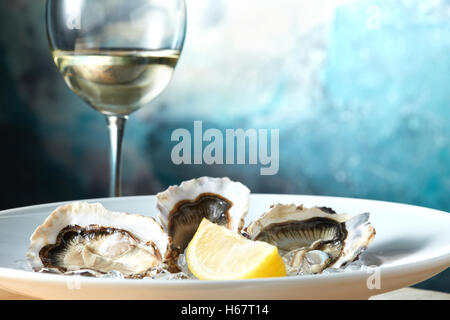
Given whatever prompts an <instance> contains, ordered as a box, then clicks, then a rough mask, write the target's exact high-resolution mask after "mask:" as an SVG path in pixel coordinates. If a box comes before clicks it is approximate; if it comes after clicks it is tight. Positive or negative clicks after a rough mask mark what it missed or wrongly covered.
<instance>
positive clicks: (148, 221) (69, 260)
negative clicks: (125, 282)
mask: <svg viewBox="0 0 450 320" xmlns="http://www.w3.org/2000/svg"><path fill="white" fill-rule="evenodd" d="M30 240H31V245H30V248H29V250H28V252H27V259H28V261H29V262H30V264H31V266H32V268H33V269H34V270H35V271H40V270H41V269H47V270H48V269H57V270H59V271H60V272H62V273H68V274H70V273H73V272H79V271H81V272H83V270H87V273H89V274H91V275H96V274H99V275H104V274H107V273H110V272H120V273H121V274H123V276H124V277H126V278H142V277H144V276H145V274H146V272H147V271H148V270H149V269H151V268H154V267H156V266H158V265H159V264H160V263H161V262H162V258H163V256H164V254H165V252H166V249H167V244H168V237H167V234H166V232H165V231H164V230H163V229H162V227H161V225H160V224H159V223H157V222H156V221H155V220H154V219H153V218H149V217H145V216H141V215H133V214H128V213H123V212H112V211H108V210H106V209H105V208H104V207H103V206H102V205H101V204H99V203H94V204H89V203H86V202H76V203H71V204H67V205H63V206H61V207H59V208H57V209H56V210H55V211H53V212H52V214H51V215H50V216H49V217H48V218H47V219H46V220H45V222H44V223H43V224H42V225H40V226H39V227H38V228H37V229H36V230H35V232H34V233H33V235H32V236H31V239H30Z"/></svg>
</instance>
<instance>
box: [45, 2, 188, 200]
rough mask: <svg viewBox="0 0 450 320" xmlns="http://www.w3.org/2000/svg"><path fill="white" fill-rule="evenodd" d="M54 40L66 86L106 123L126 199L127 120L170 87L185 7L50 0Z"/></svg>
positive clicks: (114, 186)
mask: <svg viewBox="0 0 450 320" xmlns="http://www.w3.org/2000/svg"><path fill="white" fill-rule="evenodd" d="M46 17H47V34H48V39H49V43H50V47H51V50H52V55H53V58H54V61H55V64H56V66H57V67H58V69H59V70H60V72H61V73H62V75H63V77H64V80H65V82H66V84H67V85H68V86H69V88H70V89H72V90H73V91H74V92H75V93H76V94H77V95H79V96H80V97H81V98H82V99H83V100H84V101H86V102H87V103H88V105H90V106H91V107H92V108H94V109H95V110H97V111H99V112H100V113H102V114H103V115H105V116H106V119H107V124H108V127H109V132H110V140H111V141H110V144H111V160H110V162H111V177H110V178H111V186H110V187H111V189H110V195H111V196H119V195H120V193H121V188H120V167H121V166H120V159H121V147H122V137H123V132H124V127H125V123H126V120H127V118H128V115H129V114H131V113H132V112H134V111H136V110H137V109H139V108H141V107H142V106H144V105H146V104H147V103H149V102H150V101H151V100H153V99H154V98H155V97H156V96H158V95H159V94H160V93H161V92H162V91H163V90H164V88H165V87H166V86H167V84H168V83H169V81H170V79H171V77H172V74H173V71H174V69H175V66H176V64H177V62H178V58H179V56H180V53H181V51H182V48H183V44H184V38H185V33H186V6H185V2H184V0H127V1H123V0H48V1H47V14H46Z"/></svg>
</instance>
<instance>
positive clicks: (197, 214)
mask: <svg viewBox="0 0 450 320" xmlns="http://www.w3.org/2000/svg"><path fill="white" fill-rule="evenodd" d="M249 193H250V190H249V189H248V188H247V187H246V186H244V185H243V184H242V183H239V182H234V181H231V180H230V179H229V178H210V177H201V178H198V179H192V180H189V181H185V182H182V183H181V184H180V185H179V186H171V187H169V188H168V189H167V190H165V191H164V192H160V193H158V194H157V195H156V198H157V207H158V210H159V211H160V213H159V219H160V221H161V223H162V225H163V227H164V228H165V230H167V233H168V235H169V251H168V253H167V255H166V260H167V261H169V262H173V263H172V264H171V265H172V267H173V266H174V265H176V263H175V261H176V260H177V258H178V256H179V254H180V253H182V252H184V250H185V249H186V247H187V245H188V244H189V242H190V241H191V239H192V237H193V236H194V234H195V232H196V231H197V228H198V225H199V224H200V222H201V220H202V219H203V218H207V219H208V220H210V221H211V222H214V223H217V224H219V225H224V226H226V227H228V228H229V229H231V230H234V231H236V232H240V231H241V229H242V227H243V226H244V218H245V216H246V214H247V211H248V205H249ZM175 269H176V268H175Z"/></svg>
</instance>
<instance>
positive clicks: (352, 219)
mask: <svg viewBox="0 0 450 320" xmlns="http://www.w3.org/2000/svg"><path fill="white" fill-rule="evenodd" d="M368 220H369V214H368V213H363V214H359V215H356V216H350V215H348V214H337V213H336V212H334V211H333V210H332V209H330V208H326V207H320V208H319V207H314V208H304V207H303V206H302V205H300V206H296V205H295V204H289V205H282V204H277V205H275V206H272V208H271V210H270V211H268V212H266V213H265V214H263V215H262V216H261V217H260V218H259V219H257V220H256V221H254V222H252V223H251V224H250V225H249V226H248V227H247V228H246V230H245V232H246V233H247V234H248V236H249V238H250V239H252V240H260V241H265V242H268V243H270V244H273V245H275V246H277V247H278V250H279V252H280V254H281V255H282V257H283V260H284V261H285V265H286V270H287V272H288V274H290V275H295V274H313V273H320V272H322V271H323V270H324V269H325V268H328V267H334V268H339V267H342V266H345V265H346V264H348V263H350V262H352V261H354V260H356V259H357V258H358V256H359V254H360V253H361V252H363V251H364V250H365V249H366V248H367V246H368V245H369V243H370V242H371V241H372V239H373V238H374V236H375V229H374V228H373V227H372V225H371V224H370V223H369V222H368Z"/></svg>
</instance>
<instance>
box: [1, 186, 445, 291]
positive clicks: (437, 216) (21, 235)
mask: <svg viewBox="0 0 450 320" xmlns="http://www.w3.org/2000/svg"><path fill="white" fill-rule="evenodd" d="M89 201H90V202H97V201H99V202H101V203H103V205H104V206H105V207H106V208H108V209H110V210H117V211H127V212H130V213H140V214H144V215H149V216H154V217H156V216H157V211H156V209H155V197H154V196H142V197H124V198H114V199H96V200H89ZM274 203H296V204H304V205H305V206H316V205H317V206H328V207H332V208H333V209H334V210H335V211H337V212H347V213H350V214H357V213H362V212H370V213H371V218H370V221H371V222H372V224H373V225H374V227H375V228H376V231H377V235H376V237H375V240H374V241H373V242H372V244H371V245H370V247H369V249H368V250H367V251H366V252H365V254H364V255H363V259H362V260H363V261H364V263H365V264H366V265H371V266H377V267H376V268H373V269H366V270H357V271H346V272H341V273H337V274H322V275H312V276H299V277H286V278H268V279H251V280H239V281H199V280H176V281H175V280H118V279H95V278H86V277H68V276H62V275H52V274H40V273H34V272H29V271H23V270H20V268H19V267H17V261H19V262H20V261H24V260H25V253H26V251H27V249H28V246H29V237H30V235H31V233H32V232H33V230H34V229H35V228H36V227H37V226H38V225H39V224H41V223H42V222H43V221H44V219H45V218H46V217H47V216H48V215H49V214H50V212H51V211H53V209H55V208H56V207H57V206H58V205H61V204H62V203H53V204H45V205H39V206H32V207H25V208H18V209H12V210H7V211H3V212H0V289H4V290H7V291H11V292H15V293H19V294H23V295H28V296H32V297H37V298H46V299H365V298H368V297H370V296H372V295H376V294H380V293H383V292H387V291H391V290H394V289H398V288H402V287H406V286H409V285H412V284H415V283H417V282H420V281H423V280H425V279H428V278H430V277H432V276H433V275H435V274H437V273H439V272H441V271H443V270H445V269H446V268H448V267H449V266H450V233H449V232H448V231H449V227H450V214H448V213H446V212H442V211H437V210H432V209H427V208H422V207H417V206H410V205H403V204H397V203H389V202H381V201H371V200H363V199H348V198H334V197H319V196H301V195H269V194H253V195H252V196H251V204H250V211H249V214H248V216H247V219H246V223H247V224H248V222H249V221H251V220H252V219H254V218H255V217H257V216H259V215H261V214H262V213H264V212H265V211H267V209H268V208H269V206H270V205H271V204H274ZM374 272H377V273H376V274H375V273H374ZM378 275H379V280H380V282H379V285H380V288H379V289H377V288H374V289H369V288H368V286H367V282H368V280H369V283H370V284H372V285H373V284H377V283H378V282H377V277H378Z"/></svg>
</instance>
